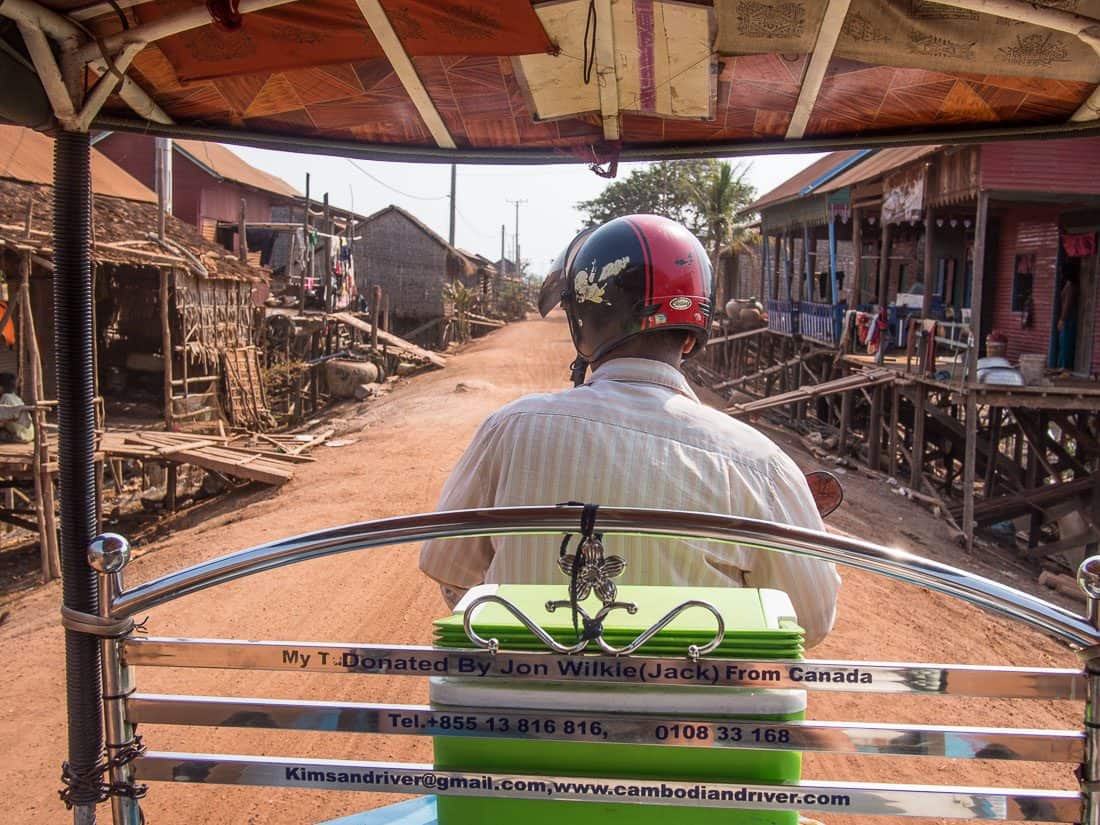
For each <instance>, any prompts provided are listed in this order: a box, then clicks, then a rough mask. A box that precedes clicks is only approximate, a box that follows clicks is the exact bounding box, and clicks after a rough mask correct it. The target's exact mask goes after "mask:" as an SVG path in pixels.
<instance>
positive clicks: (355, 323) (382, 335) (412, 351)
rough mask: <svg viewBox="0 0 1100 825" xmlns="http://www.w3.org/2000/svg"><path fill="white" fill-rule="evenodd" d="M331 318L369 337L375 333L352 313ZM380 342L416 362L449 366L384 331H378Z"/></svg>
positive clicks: (424, 350)
mask: <svg viewBox="0 0 1100 825" xmlns="http://www.w3.org/2000/svg"><path fill="white" fill-rule="evenodd" d="M329 317H330V318H332V319H334V320H336V321H339V322H340V323H341V324H347V325H348V326H349V327H352V328H353V329H357V330H359V331H360V332H365V333H366V334H367V335H371V334H372V333H373V332H374V327H373V326H372V325H371V323H370V322H369V321H364V320H363V319H361V318H356V317H355V316H354V315H352V314H351V313H348V312H334V313H332V315H330V316H329ZM378 340H379V341H382V342H384V343H385V344H386V346H388V347H389V348H390V349H392V350H394V351H395V352H398V353H400V354H401V356H402V357H404V358H410V359H412V360H414V361H424V362H427V363H428V364H431V365H432V366H433V367H445V366H447V362H446V361H445V360H444V359H443V357H442V356H441V355H439V354H438V353H434V352H432V351H430V350H426V349H423V348H422V347H418V346H417V345H416V344H413V343H411V342H409V341H406V340H405V339H404V338H399V337H398V336H396V335H394V334H393V333H392V332H386V331H385V330H383V329H380V330H378Z"/></svg>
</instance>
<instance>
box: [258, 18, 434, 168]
mask: <svg viewBox="0 0 1100 825" xmlns="http://www.w3.org/2000/svg"><path fill="white" fill-rule="evenodd" d="M356 3H357V4H358V6H359V11H360V12H361V13H362V15H363V19H364V20H366V21H367V25H368V26H370V29H371V31H372V32H374V36H375V37H376V38H377V39H378V44H379V45H380V46H381V47H382V51H383V52H384V53H385V55H386V59H387V60H389V61H390V65H391V66H393V70H394V72H395V73H396V74H397V78H398V79H399V80H400V81H401V85H402V86H404V87H405V91H406V93H408V95H409V97H410V98H411V99H412V102H413V105H414V106H415V107H416V111H418V112H419V113H420V117H421V118H422V119H423V121H424V125H425V126H426V127H427V128H428V131H429V132H430V133H431V136H432V137H433V138H434V139H435V142H436V144H437V145H438V146H439V147H440V148H441V149H454V148H455V142H454V138H452V137H451V133H450V132H449V131H447V125H446V124H445V123H444V122H443V118H442V117H440V116H439V110H438V109H436V108H435V104H434V103H433V102H432V98H431V96H430V95H429V94H428V90H427V89H426V88H424V83H423V81H421V79H420V75H418V74H417V73H416V67H415V66H413V63H412V60H410V59H409V54H408V52H406V51H405V47H404V46H402V45H401V41H400V40H399V39H398V37H397V32H395V31H394V30H393V26H392V25H391V24H390V19H389V18H388V17H386V12H385V10H383V8H382V4H381V3H380V2H379V0H356ZM241 5H242V6H243V5H244V4H243V3H242V4H241Z"/></svg>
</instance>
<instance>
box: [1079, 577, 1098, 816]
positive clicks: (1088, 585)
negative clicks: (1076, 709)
mask: <svg viewBox="0 0 1100 825" xmlns="http://www.w3.org/2000/svg"><path fill="white" fill-rule="evenodd" d="M1077 583H1078V584H1079V585H1080V586H1081V589H1082V590H1084V591H1085V595H1086V596H1087V597H1088V605H1087V609H1088V619H1089V621H1090V622H1091V623H1092V625H1093V627H1100V556H1090V557H1089V558H1087V559H1085V560H1084V561H1083V562H1081V566H1080V567H1078V568H1077ZM1085 652H1086V654H1087V657H1086V659H1085V673H1086V676H1087V679H1088V698H1087V703H1086V704H1085V764H1084V765H1082V766H1081V783H1082V791H1083V793H1082V801H1083V803H1084V810H1083V812H1082V817H1081V822H1082V823H1084V825H1100V650H1097V648H1096V647H1092V648H1089V649H1088V650H1087V651H1085Z"/></svg>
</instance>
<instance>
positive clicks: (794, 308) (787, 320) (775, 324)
mask: <svg viewBox="0 0 1100 825" xmlns="http://www.w3.org/2000/svg"><path fill="white" fill-rule="evenodd" d="M765 306H766V307H767V310H768V329H771V330H775V331H776V332H781V333H783V334H784V335H794V334H795V333H796V332H797V331H798V301H782V300H775V299H768V301H767V302H766V303H765Z"/></svg>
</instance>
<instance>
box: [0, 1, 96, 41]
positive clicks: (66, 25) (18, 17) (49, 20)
mask: <svg viewBox="0 0 1100 825" xmlns="http://www.w3.org/2000/svg"><path fill="white" fill-rule="evenodd" d="M0 16H2V17H7V18H10V19H11V20H14V21H15V22H17V23H20V24H25V25H28V26H32V27H34V28H35V29H38V30H40V31H43V32H45V33H46V34H48V35H49V36H50V37H52V38H53V39H54V40H57V41H58V42H59V43H61V44H62V46H65V45H68V44H66V43H65V41H66V40H71V41H73V42H74V44H75V41H76V40H78V39H80V38H81V37H82V33H81V31H80V29H79V28H77V27H76V26H75V25H73V24H72V23H71V22H69V21H68V20H66V19H65V18H64V17H63V16H62V15H60V14H58V13H57V12H55V11H50V10H49V9H47V8H45V7H44V6H41V5H39V4H38V3H35V2H33V0H0Z"/></svg>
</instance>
